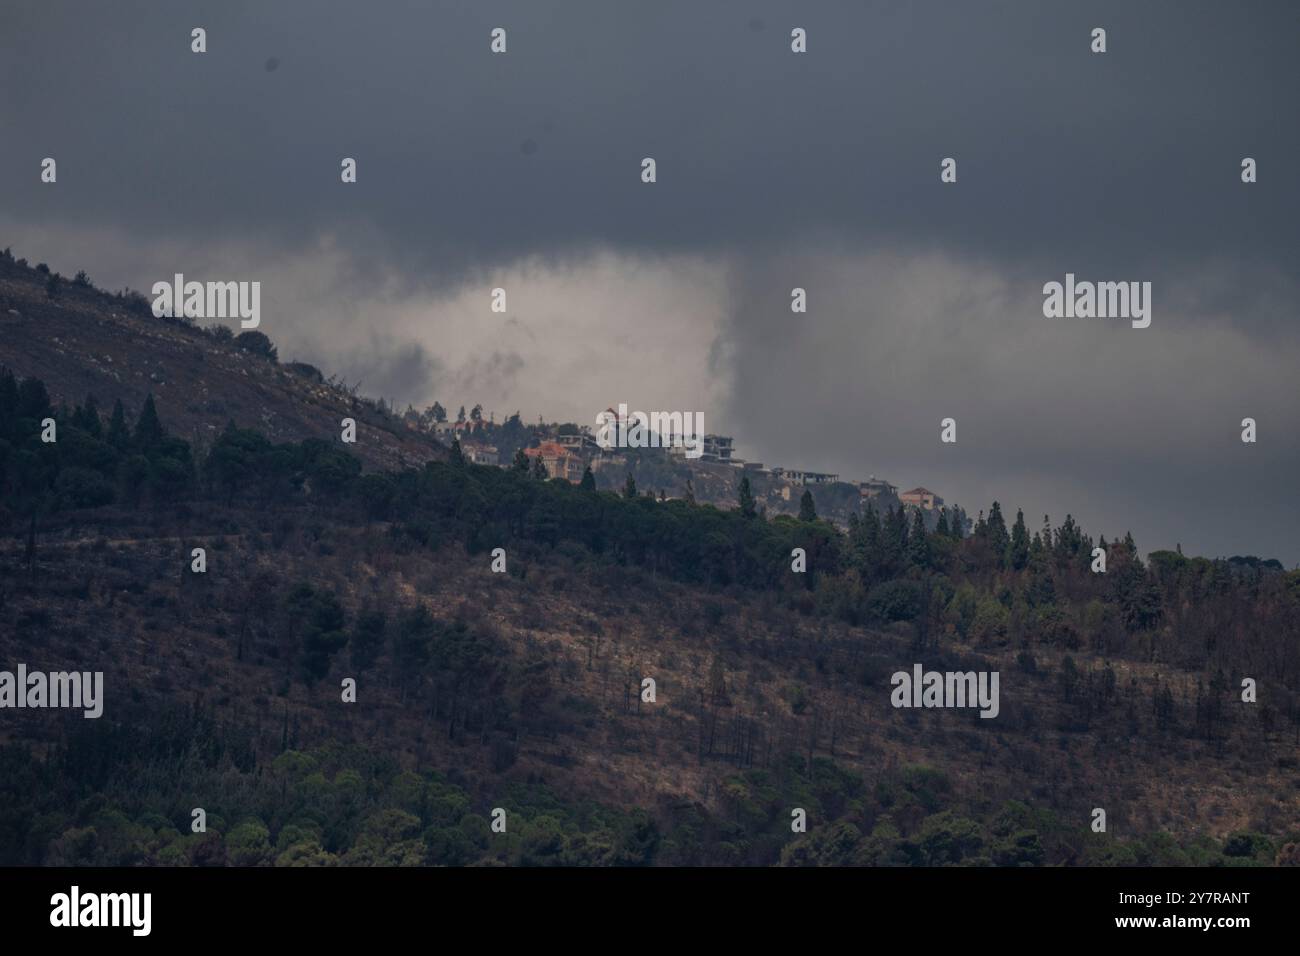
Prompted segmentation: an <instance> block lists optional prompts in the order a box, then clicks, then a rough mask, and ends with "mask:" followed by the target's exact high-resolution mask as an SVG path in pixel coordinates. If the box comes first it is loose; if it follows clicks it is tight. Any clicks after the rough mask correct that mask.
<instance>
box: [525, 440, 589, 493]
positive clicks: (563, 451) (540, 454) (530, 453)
mask: <svg viewBox="0 0 1300 956" xmlns="http://www.w3.org/2000/svg"><path fill="white" fill-rule="evenodd" d="M524 454H525V455H526V456H527V457H528V458H529V459H530V460H533V459H537V458H540V459H541V460H542V465H543V467H545V468H546V474H547V475H549V476H550V477H552V478H563V479H564V480H565V481H568V482H572V483H573V484H575V485H576V484H577V483H578V482H580V481H582V473H583V471H585V470H586V467H587V466H586V463H585V462H584V461H583V458H582V456H581V455H575V454H574V453H573V452H571V451H569V449H567V448H565V447H564V446H563V445H561V444H559V443H557V442H553V441H544V442H542V443H541V444H540V445H538V446H537V447H536V448H525V449H524Z"/></svg>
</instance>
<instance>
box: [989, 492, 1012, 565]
mask: <svg viewBox="0 0 1300 956" xmlns="http://www.w3.org/2000/svg"><path fill="white" fill-rule="evenodd" d="M986 533H987V534H988V541H989V547H990V548H992V549H993V553H994V554H995V555H997V559H998V564H999V565H1000V566H1002V567H1005V566H1006V561H1007V550H1008V549H1009V548H1010V547H1011V535H1009V534H1007V522H1006V519H1005V518H1003V517H1002V506H1001V505H1000V504H998V503H997V502H996V501H995V502H993V507H991V508H990V509H989V519H988V531H987V532H986Z"/></svg>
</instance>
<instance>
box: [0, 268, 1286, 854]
mask: <svg viewBox="0 0 1300 956" xmlns="http://www.w3.org/2000/svg"><path fill="white" fill-rule="evenodd" d="M0 291H2V293H3V296H4V299H3V303H2V304H0V305H2V307H3V308H4V309H5V310H6V312H5V314H8V310H9V309H14V310H15V311H17V312H19V313H20V315H19V316H17V317H14V316H12V315H10V316H9V318H8V319H6V320H5V323H6V335H5V337H4V344H3V349H4V352H3V357H4V358H3V360H4V362H5V364H6V365H8V366H10V367H12V368H14V369H16V370H17V372H18V376H17V377H14V376H12V375H9V374H0V670H13V669H14V668H15V667H16V666H17V665H18V664H19V663H22V664H24V665H26V666H27V667H28V668H30V669H32V670H37V669H40V670H47V671H61V670H69V669H76V670H81V671H87V672H93V671H101V672H103V674H104V687H105V700H104V714H103V716H102V717H101V718H98V719H92V720H87V719H85V718H83V717H82V716H81V713H80V712H78V711H75V710H71V711H60V710H50V709H47V710H40V711H37V710H21V709H10V708H8V707H6V708H3V709H0V743H3V744H4V746H3V747H0V862H5V863H75V864H86V863H92V864H108V865H113V864H138V863H147V864H181V865H204V864H221V863H228V864H247V865H271V864H277V865H292V864H299V865H328V864H335V863H344V864H367V863H376V862H386V863H401V864H413V865H429V864H470V863H475V864H499V863H524V864H547V863H569V864H682V863H692V864H749V865H771V864H777V863H782V864H789V865H804V864H826V863H853V864H865V865H903V864H931V865H940V864H963V865H989V864H997V865H1047V864H1094V863H1100V864H1108V863H1109V864H1134V863H1174V864H1194V865H1249V864H1263V865H1268V864H1275V863H1277V864H1281V863H1297V862H1300V787H1298V786H1297V780H1298V779H1300V776H1298V775H1297V768H1300V706H1297V701H1298V699H1300V698H1298V694H1297V691H1298V690H1300V572H1294V571H1293V572H1286V571H1284V570H1282V569H1281V568H1280V567H1279V566H1277V565H1276V563H1275V562H1259V561H1253V560H1240V561H1232V562H1225V561H1209V560H1206V559H1202V558H1194V557H1187V556H1184V555H1182V554H1180V553H1173V552H1155V553H1153V554H1151V555H1150V556H1149V557H1148V560H1147V561H1146V562H1143V561H1142V560H1140V559H1139V557H1138V551H1137V548H1136V545H1135V544H1134V542H1132V540H1131V539H1127V540H1125V541H1114V542H1109V543H1106V542H1104V541H1102V542H1096V544H1097V545H1098V546H1100V547H1102V549H1103V551H1104V552H1105V553H1106V555H1107V558H1108V567H1107V570H1106V573H1105V574H1098V573H1094V572H1093V571H1092V570H1091V562H1092V560H1093V559H1092V553H1093V547H1094V540H1093V539H1092V538H1091V537H1089V536H1088V535H1087V534H1086V533H1085V532H1084V531H1083V530H1082V529H1080V528H1078V527H1077V525H1075V523H1074V522H1073V520H1072V519H1071V518H1069V517H1068V516H1067V518H1066V519H1065V521H1063V522H1061V523H1059V524H1058V525H1056V526H1055V527H1052V526H1049V525H1044V526H1043V527H1042V528H1041V529H1039V530H1035V531H1032V532H1031V531H1030V530H1029V529H1027V528H1026V526H1025V523H1024V520H1023V515H1017V517H1016V519H1015V520H1014V521H1008V520H1006V519H1004V518H1003V515H1002V510H1001V508H1000V506H999V505H998V504H997V503H994V504H993V505H992V507H991V508H990V509H989V512H988V519H987V520H985V519H984V518H983V517H981V520H980V522H979V523H978V524H977V526H976V527H975V529H974V533H973V534H971V535H969V536H966V535H963V534H962V533H961V532H960V531H956V530H954V529H948V528H946V527H943V526H940V527H937V528H932V527H929V526H927V524H926V522H924V521H923V520H921V518H920V516H919V514H916V513H913V514H912V515H910V516H908V515H906V514H904V513H903V512H901V511H896V510H888V511H886V512H885V513H884V514H880V513H877V512H874V511H868V512H864V513H862V514H860V515H859V514H857V513H854V514H852V515H851V516H850V519H849V521H848V531H847V533H846V532H843V531H841V530H839V529H837V528H836V527H835V526H834V525H833V524H832V523H831V522H829V521H827V520H824V519H820V518H816V517H808V518H807V519H805V520H800V519H795V518H792V517H789V516H784V515H783V516H779V517H775V518H772V519H770V520H769V519H767V518H765V517H763V516H762V515H759V514H757V513H755V511H754V509H753V508H752V504H753V503H752V502H751V503H749V504H746V505H745V506H743V507H741V508H730V507H723V508H719V507H714V506H711V505H696V504H691V503H688V502H687V501H683V500H675V501H659V500H656V497H654V496H653V495H647V494H644V493H643V494H640V495H637V496H635V497H632V496H627V495H621V494H617V493H613V492H609V491H599V490H584V489H581V488H579V487H577V486H574V485H570V484H568V483H566V482H564V481H558V480H552V481H548V480H544V479H543V478H537V477H532V476H531V475H530V474H529V473H527V472H520V471H516V470H514V469H508V468H507V469H500V468H494V467H485V466H476V465H471V464H469V463H467V462H465V461H463V460H461V459H460V458H458V457H456V456H455V455H452V456H450V457H446V458H445V460H443V459H441V458H438V459H435V460H426V459H428V458H435V456H434V455H433V454H432V452H433V451H436V449H433V448H432V446H430V445H424V444H422V441H423V440H422V439H420V438H418V437H417V436H408V435H404V434H401V433H400V431H398V432H389V431H387V430H385V429H384V428H381V427H370V428H365V429H363V430H362V431H361V433H360V435H359V441H358V443H357V445H356V446H344V445H342V443H340V442H339V441H338V436H337V433H335V432H334V431H333V430H332V429H331V428H329V427H326V423H329V422H330V421H331V420H332V418H333V417H334V416H337V415H339V414H341V412H342V410H343V409H345V408H349V407H351V406H350V405H349V404H348V402H350V401H352V399H351V398H350V397H348V396H346V395H345V394H344V393H342V392H341V391H340V390H338V389H333V388H330V387H327V386H322V385H319V384H317V385H312V384H310V383H309V382H306V381H302V380H299V379H298V378H297V377H295V376H294V375H293V374H291V373H288V372H286V371H285V370H284V369H282V368H281V367H279V366H278V365H277V364H275V363H272V362H270V361H269V360H267V359H265V358H260V357H256V356H252V355H249V354H248V353H246V352H242V351H240V350H239V349H237V348H236V347H235V346H233V345H231V344H229V343H222V342H218V341H216V340H215V339H212V338H211V337H209V336H207V335H205V334H203V333H200V332H197V331H195V330H193V329H189V328H186V327H184V326H183V325H180V324H175V323H169V322H164V321H161V320H157V319H154V318H152V317H143V316H138V315H130V314H126V313H122V312H120V311H119V312H118V313H117V314H113V313H112V312H111V311H109V312H108V314H102V313H103V312H104V310H105V309H106V308H107V309H110V310H111V306H109V305H106V302H109V301H111V297H108V299H106V298H105V297H103V295H102V294H101V293H97V292H94V291H93V290H84V289H82V290H77V291H68V290H60V291H59V292H58V294H57V295H56V296H55V298H54V299H53V300H52V301H43V300H42V298H41V296H42V295H44V290H43V287H41V286H39V284H38V282H37V280H35V279H34V278H33V274H32V273H31V271H30V270H25V269H20V268H19V267H18V266H17V265H16V264H14V265H13V266H12V267H11V268H9V269H8V271H6V272H4V273H3V280H2V281H0ZM10 330H13V331H14V334H13V335H12V336H11V335H9V334H8V332H9V331H10ZM41 330H44V332H45V333H46V334H48V340H46V335H43V334H42V332H41ZM15 343H17V344H15ZM142 353H146V354H147V355H148V356H149V362H148V363H147V364H145V365H144V366H143V367H141V362H140V361H139V359H138V358H137V357H138V356H139V355H141V354H142ZM109 358H112V361H111V362H110V361H109ZM155 361H157V363H158V365H159V366H160V368H155V367H154V366H153V363H154V362H155ZM127 369H131V370H132V371H130V372H127V371H126V370H127ZM45 375H48V376H50V380H49V381H48V382H47V381H45V379H44V376H45ZM155 376H156V379H155ZM204 388H206V389H207V391H206V393H205V392H203V389H204ZM79 390H84V391H92V390H93V391H94V393H95V396H96V398H97V404H96V405H94V406H92V405H90V404H88V403H86V401H85V396H84V395H83V394H79ZM147 394H152V395H153V396H154V401H153V402H148V401H145V399H144V396H145V395H147ZM201 395H202V396H206V397H204V398H203V400H202V402H200V401H198V400H197V397H198V396H201ZM119 399H120V400H121V401H122V403H123V405H124V406H133V403H134V402H136V401H138V402H139V403H140V404H139V407H138V409H137V408H135V407H134V406H133V407H132V411H131V413H130V414H129V415H116V416H110V415H109V414H108V408H109V407H111V406H112V405H113V403H115V402H116V401H117V400H119ZM205 403H206V404H205ZM212 403H215V404H216V405H219V406H220V407H221V409H222V411H221V413H220V414H219V415H218V413H216V412H208V411H204V408H206V407H207V404H212ZM64 406H66V407H64ZM258 408H262V409H269V411H264V412H258V413H257V414H252V412H253V411H254V410H255V409H258ZM196 409H197V410H196ZM263 414H267V415H269V418H268V419H262V418H261V416H262V415H263ZM375 414H376V415H377V416H378V412H377V411H376V412H375ZM50 417H52V418H54V419H55V420H56V424H57V435H58V437H57V440H56V441H53V442H46V441H42V439H41V437H40V435H41V432H42V425H41V422H42V421H43V420H44V419H46V418H50ZM231 419H233V420H234V422H235V423H236V424H235V426H227V424H226V423H227V421H229V420H231ZM218 421H219V422H220V423H219V424H218ZM377 421H379V422H380V424H382V423H383V421H384V420H383V419H382V417H379V418H377ZM267 422H269V423H270V424H269V425H268V424H266V423H267ZM317 423H320V427H319V430H318V429H317V428H316V425H317ZM209 425H211V426H212V427H211V428H209V427H208V426H209ZM272 426H274V428H278V429H281V430H280V431H274V430H272ZM295 429H296V430H295ZM196 431H197V432H198V433H199V435H200V437H201V438H202V437H204V436H205V435H206V440H202V441H199V442H196V443H191V442H190V441H187V440H186V437H187V435H188V434H190V433H192V432H196ZM423 449H428V450H429V452H430V453H429V454H426V455H425V456H424V457H420V456H419V453H420V452H421V451H422V450H423ZM405 455H409V456H413V457H412V458H403V456H405ZM403 460H406V461H410V462H411V465H410V466H408V467H399V466H398V465H397V464H396V463H397V462H399V461H403ZM363 462H364V464H365V465H366V466H367V467H366V468H363ZM646 490H651V489H646ZM196 548H198V549H202V552H203V554H202V559H203V569H202V570H201V571H199V570H196V569H195V566H194V563H193V562H194V561H195V560H196V558H195V551H194V549H196ZM496 549H502V550H501V552H497V551H496ZM796 549H801V550H802V552H803V554H804V557H805V558H806V561H807V567H806V570H804V571H797V570H795V569H794V567H793V565H792V555H793V553H794V552H795V550H796ZM501 561H504V562H505V563H504V567H503V566H501V564H500V562H501ZM494 565H495V567H494ZM918 664H919V665H921V666H922V667H923V668H924V669H925V670H935V671H940V672H953V673H965V672H970V673H972V674H975V673H980V674H985V675H987V674H991V673H997V674H998V675H999V677H1000V688H1001V691H1000V694H1001V696H1000V700H999V702H998V706H997V708H996V711H997V712H996V716H993V717H991V719H986V718H984V717H981V716H980V712H979V711H978V710H976V709H974V708H971V707H968V708H966V709H960V708H958V707H937V708H910V707H909V708H900V707H898V706H896V702H895V700H894V695H893V686H892V685H893V676H894V675H895V674H898V673H900V672H902V673H910V672H911V671H912V669H913V667H914V666H915V665H918ZM647 678H649V679H651V680H653V681H654V695H653V699H652V700H651V699H648V698H646V697H643V689H644V687H645V685H644V683H643V682H644V681H645V680H646V679H647ZM1245 679H1249V680H1251V681H1253V682H1254V683H1255V684H1256V685H1257V687H1256V693H1257V699H1256V700H1251V701H1249V702H1248V701H1246V700H1244V699H1243V691H1242V686H1243V680H1245ZM349 680H353V681H355V690H356V698H355V702H352V701H347V700H345V699H344V693H343V691H344V689H345V684H346V682H347V681H349ZM194 808H203V809H204V810H205V812H206V814H207V821H208V827H207V831H206V832H205V833H201V834H200V833H192V832H191V831H190V820H191V811H192V810H193V809H194ZM498 808H501V809H504V810H505V811H506V812H507V814H508V815H510V818H511V820H512V823H511V828H510V830H509V836H508V837H507V836H506V835H500V834H495V833H494V832H492V831H491V830H490V829H489V828H488V821H489V820H490V819H491V815H492V813H493V811H494V810H496V809H498ZM1097 808H1102V809H1104V810H1105V811H1106V815H1107V821H1108V825H1107V828H1106V830H1105V832H1094V831H1093V830H1092V829H1091V828H1090V823H1091V821H1092V819H1093V813H1094V811H1095V809H1097ZM800 809H801V810H804V811H805V812H806V814H807V823H808V826H807V832H800V831H795V830H792V827H791V820H792V813H793V812H794V811H796V810H800Z"/></svg>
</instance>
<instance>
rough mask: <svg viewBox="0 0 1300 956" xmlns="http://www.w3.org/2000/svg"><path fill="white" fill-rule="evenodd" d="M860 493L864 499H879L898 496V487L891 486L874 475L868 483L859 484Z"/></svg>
mask: <svg viewBox="0 0 1300 956" xmlns="http://www.w3.org/2000/svg"><path fill="white" fill-rule="evenodd" d="M858 493H859V494H860V495H861V496H862V497H863V498H878V497H880V496H881V495H896V494H898V486H897V485H891V484H890V483H889V482H887V481H885V480H884V479H883V478H877V477H876V476H875V475H872V476H871V477H870V478H868V479H867V480H866V481H859V482H858Z"/></svg>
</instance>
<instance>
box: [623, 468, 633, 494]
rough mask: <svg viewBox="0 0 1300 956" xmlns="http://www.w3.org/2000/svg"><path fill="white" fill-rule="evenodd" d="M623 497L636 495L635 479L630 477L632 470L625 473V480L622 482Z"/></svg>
mask: <svg viewBox="0 0 1300 956" xmlns="http://www.w3.org/2000/svg"><path fill="white" fill-rule="evenodd" d="M623 497H624V498H635V497H636V479H635V478H633V477H632V472H630V471H629V472H628V473H627V481H625V482H623Z"/></svg>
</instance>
